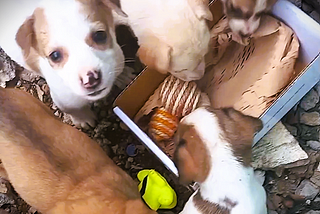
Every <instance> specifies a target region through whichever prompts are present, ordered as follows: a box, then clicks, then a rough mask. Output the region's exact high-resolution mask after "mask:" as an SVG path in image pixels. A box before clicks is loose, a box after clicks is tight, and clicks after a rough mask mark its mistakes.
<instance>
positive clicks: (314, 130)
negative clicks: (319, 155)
mask: <svg viewBox="0 0 320 214" xmlns="http://www.w3.org/2000/svg"><path fill="white" fill-rule="evenodd" d="M300 127H301V134H300V138H301V139H302V140H317V141H320V127H319V126H311V127H310V126H306V125H302V124H301V126H300Z"/></svg>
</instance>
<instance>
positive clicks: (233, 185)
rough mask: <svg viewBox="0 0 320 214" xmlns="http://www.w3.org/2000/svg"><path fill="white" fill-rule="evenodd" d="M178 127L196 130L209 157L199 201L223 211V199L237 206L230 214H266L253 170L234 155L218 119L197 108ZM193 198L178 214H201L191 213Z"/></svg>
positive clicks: (263, 197) (261, 192) (264, 194)
mask: <svg viewBox="0 0 320 214" xmlns="http://www.w3.org/2000/svg"><path fill="white" fill-rule="evenodd" d="M181 123H183V124H188V125H193V126H194V127H195V129H196V130H197V132H198V134H199V136H200V138H201V140H202V142H203V143H204V144H205V146H206V147H207V149H208V153H209V154H210V158H211V168H210V171H209V175H208V176H207V178H206V180H205V181H204V182H203V183H200V188H199V191H200V194H201V196H202V198H203V199H205V200H208V201H210V202H213V203H216V204H219V205H220V206H222V207H228V206H227V205H226V204H225V202H223V200H224V199H225V198H226V197H227V198H228V199H230V200H231V201H232V202H237V205H236V206H235V207H234V208H233V209H232V210H231V214H244V213H245V214H266V213H267V208H266V193H265V190H264V188H263V187H262V186H261V184H259V182H258V181H257V179H256V177H255V176H254V172H253V169H252V168H251V167H244V166H243V165H242V164H241V163H240V162H239V161H238V160H237V159H236V157H235V156H234V155H233V153H232V148H231V147H230V145H229V144H228V143H227V142H226V140H225V139H224V134H223V131H222V130H221V128H220V127H219V122H218V118H217V117H216V116H215V115H214V114H212V113H210V112H209V111H207V110H206V109H204V108H198V109H196V110H195V111H194V112H192V113H191V114H189V115H188V116H186V117H185V118H183V120H182V121H181ZM193 196H194V195H192V196H191V198H190V199H189V200H188V202H187V204H186V206H185V208H184V210H183V211H182V212H181V213H183V214H185V213H200V212H199V211H194V208H193V207H194V206H195V204H194V202H193Z"/></svg>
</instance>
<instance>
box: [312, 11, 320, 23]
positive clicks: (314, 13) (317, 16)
mask: <svg viewBox="0 0 320 214" xmlns="http://www.w3.org/2000/svg"><path fill="white" fill-rule="evenodd" d="M310 16H311V18H313V19H314V20H316V21H317V22H318V23H319V22H320V15H319V13H317V11H315V10H314V11H312V12H311V13H310Z"/></svg>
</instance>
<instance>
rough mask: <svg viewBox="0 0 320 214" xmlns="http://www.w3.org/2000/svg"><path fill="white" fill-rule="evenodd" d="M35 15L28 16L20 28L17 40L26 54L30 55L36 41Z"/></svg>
mask: <svg viewBox="0 0 320 214" xmlns="http://www.w3.org/2000/svg"><path fill="white" fill-rule="evenodd" d="M33 27H34V15H32V16H30V17H28V18H27V19H26V20H25V21H24V23H23V24H22V25H21V26H20V28H19V29H18V32H17V34H16V41H17V43H18V45H19V46H20V48H21V49H22V51H23V53H24V55H29V54H30V51H31V48H33V41H34V37H35V35H34V28H33Z"/></svg>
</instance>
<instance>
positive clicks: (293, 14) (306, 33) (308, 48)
mask: <svg viewBox="0 0 320 214" xmlns="http://www.w3.org/2000/svg"><path fill="white" fill-rule="evenodd" d="M210 9H211V12H212V14H213V17H214V20H213V21H212V22H210V23H208V24H209V26H210V28H211V27H212V26H213V25H214V24H215V23H217V22H218V21H219V20H220V19H221V18H222V16H223V14H222V4H221V2H220V0H215V1H214V2H212V3H211V4H210ZM272 14H273V15H274V16H275V17H276V18H278V19H279V20H281V21H283V22H284V23H285V24H286V25H288V26H289V27H290V28H291V29H293V31H294V32H295V34H296V35H297V37H298V39H299V42H300V50H299V57H298V59H297V61H296V64H295V71H296V76H295V77H294V78H293V80H292V81H291V83H292V82H294V81H297V79H298V78H299V77H300V76H301V75H303V74H304V72H305V71H306V70H307V68H308V67H309V66H310V64H311V63H313V62H314V61H315V59H316V58H317V57H319V53H320V45H318V44H320V33H319V32H320V25H319V24H318V23H316V22H315V21H314V20H313V19H311V18H310V17H309V16H308V15H306V14H305V13H304V12H303V11H301V10H300V9H299V8H297V7H296V6H295V5H293V4H292V3H290V2H288V1H287V0H279V1H278V2H277V3H276V4H275V6H274V8H273V10H272ZM315 44H316V45H315ZM166 76H167V75H164V74H160V73H159V72H157V71H155V70H152V69H148V68H145V69H144V70H143V71H142V72H141V73H140V75H138V76H137V77H136V79H135V80H134V81H133V82H132V83H131V84H130V85H129V86H128V87H127V88H126V89H125V90H124V91H123V92H122V93H121V94H120V95H119V96H118V98H117V99H116V100H115V102H114V106H115V109H114V111H115V112H116V114H117V115H118V116H119V117H120V118H121V119H122V120H123V121H124V122H125V123H126V124H127V125H128V126H129V128H130V129H131V130H132V131H133V132H134V133H135V134H136V135H137V136H138V137H139V138H140V139H141V140H142V141H143V143H145V144H146V145H147V147H148V148H149V149H151V150H152V152H153V153H155V154H156V156H157V157H158V158H160V159H161V160H162V162H163V163H164V164H165V165H166V166H167V168H168V169H169V170H171V171H172V172H174V174H176V175H178V173H177V169H176V167H175V166H174V164H173V162H172V161H171V160H170V159H169V158H168V157H167V156H166V155H165V154H164V153H163V152H162V151H161V150H160V149H159V148H156V147H154V146H155V144H154V143H153V142H152V140H151V139H150V138H149V137H148V136H147V135H146V134H145V133H144V132H142V131H141V129H140V128H139V127H138V126H137V125H136V124H135V123H134V122H133V118H134V116H135V115H136V114H137V112H138V111H139V110H140V109H141V107H142V106H143V105H144V103H145V102H146V101H147V100H148V99H149V97H150V96H151V95H152V94H153V92H154V91H155V89H156V88H157V87H158V86H159V85H160V84H161V82H162V81H163V80H164V79H165V77H166ZM291 83H290V84H291ZM290 84H289V85H288V86H287V87H286V88H285V89H284V90H283V91H282V92H281V93H280V94H279V95H278V97H281V96H282V94H284V93H285V92H286V91H287V89H288V88H289V86H290Z"/></svg>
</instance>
